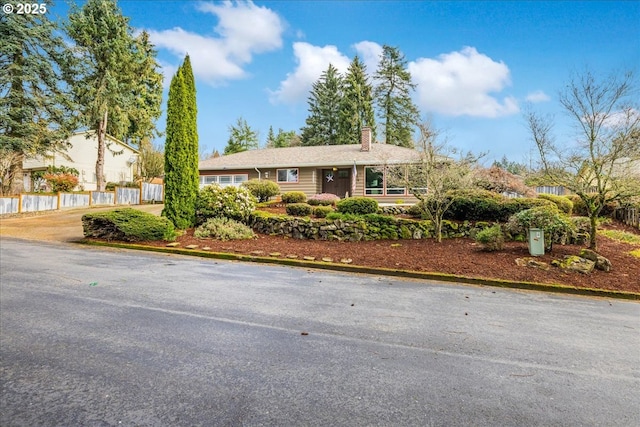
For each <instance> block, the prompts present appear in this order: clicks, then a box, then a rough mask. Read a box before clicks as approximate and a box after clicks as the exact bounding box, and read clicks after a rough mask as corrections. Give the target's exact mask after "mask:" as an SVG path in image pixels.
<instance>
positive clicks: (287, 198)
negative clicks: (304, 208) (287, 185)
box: [282, 191, 307, 203]
mask: <svg viewBox="0 0 640 427" xmlns="http://www.w3.org/2000/svg"><path fill="white" fill-rule="evenodd" d="M306 201H307V195H306V194H304V193H303V192H302V191H288V192H286V193H282V203H304V202H306Z"/></svg>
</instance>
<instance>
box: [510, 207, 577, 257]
mask: <svg viewBox="0 0 640 427" xmlns="http://www.w3.org/2000/svg"><path fill="white" fill-rule="evenodd" d="M506 228H507V230H508V232H509V233H510V234H511V235H518V234H520V235H526V234H527V232H528V230H529V228H541V229H542V230H543V231H544V235H545V245H546V246H547V249H551V245H552V243H553V242H560V243H565V242H567V241H569V240H570V238H571V235H572V234H573V233H574V232H575V226H574V224H573V222H571V220H570V219H569V217H568V216H566V215H563V214H562V213H560V211H559V210H558V208H557V206H556V205H555V204H554V205H552V206H538V207H536V208H532V209H527V210H524V211H522V212H518V213H517V214H515V215H513V216H512V217H511V218H509V221H508V222H507V226H506Z"/></svg>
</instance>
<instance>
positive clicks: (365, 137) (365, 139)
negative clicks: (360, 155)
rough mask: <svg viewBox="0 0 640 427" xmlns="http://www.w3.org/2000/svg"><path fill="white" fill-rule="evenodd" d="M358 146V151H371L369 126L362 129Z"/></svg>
mask: <svg viewBox="0 0 640 427" xmlns="http://www.w3.org/2000/svg"><path fill="white" fill-rule="evenodd" d="M360 144H361V146H360V151H371V128H370V127H369V126H363V127H362V133H361V135H360Z"/></svg>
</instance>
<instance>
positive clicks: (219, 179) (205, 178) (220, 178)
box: [200, 174, 249, 188]
mask: <svg viewBox="0 0 640 427" xmlns="http://www.w3.org/2000/svg"><path fill="white" fill-rule="evenodd" d="M248 180H249V175H248V174H234V175H229V174H225V175H200V188H202V187H204V186H207V185H210V184H218V185H219V186H220V187H228V186H230V185H232V186H234V187H239V186H240V184H242V183H243V182H245V181H248Z"/></svg>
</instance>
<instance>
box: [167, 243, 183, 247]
mask: <svg viewBox="0 0 640 427" xmlns="http://www.w3.org/2000/svg"><path fill="white" fill-rule="evenodd" d="M178 246H180V243H178V242H171V243H167V247H168V248H175V247H178Z"/></svg>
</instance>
